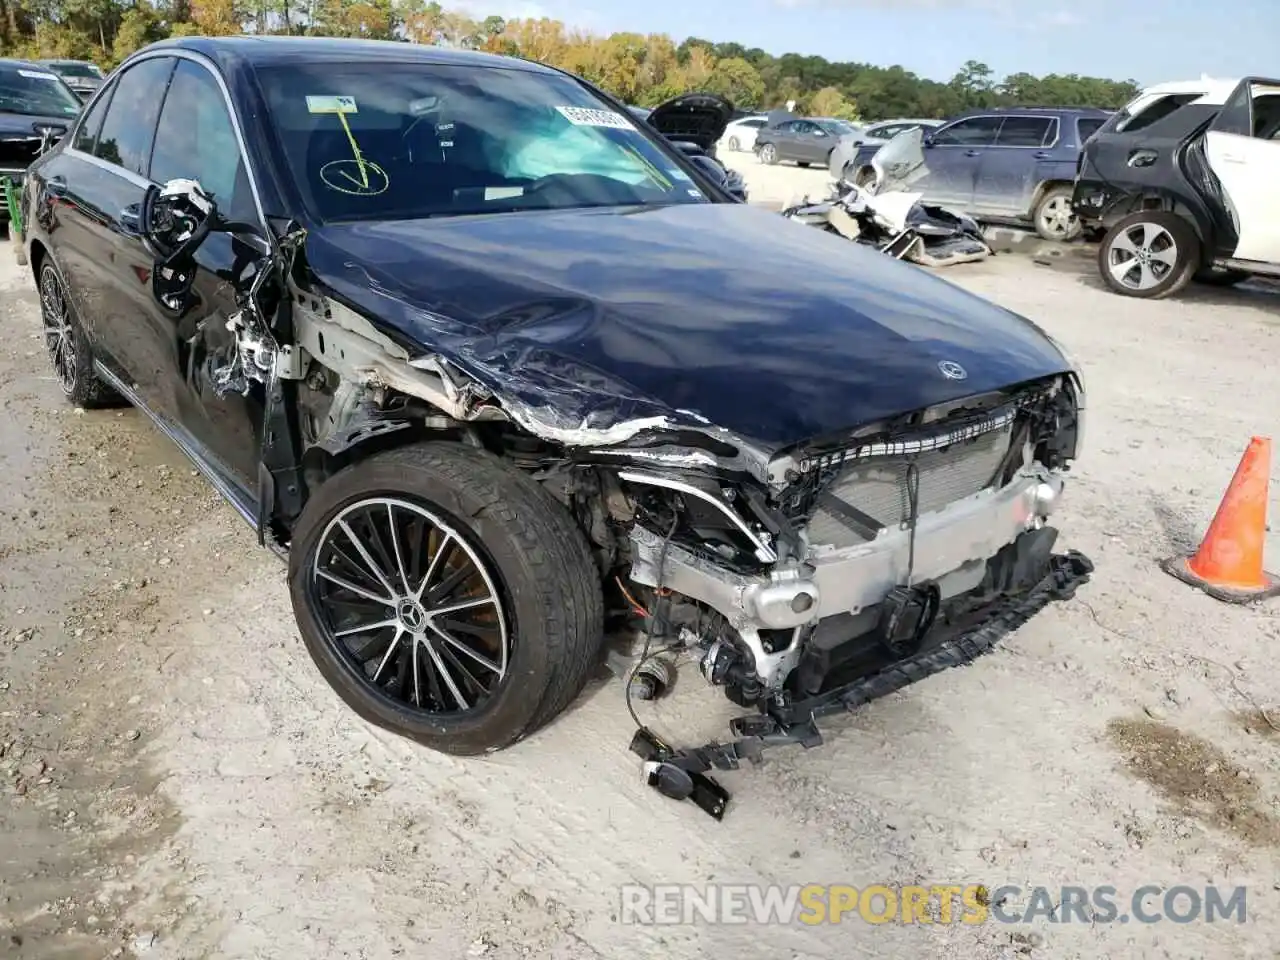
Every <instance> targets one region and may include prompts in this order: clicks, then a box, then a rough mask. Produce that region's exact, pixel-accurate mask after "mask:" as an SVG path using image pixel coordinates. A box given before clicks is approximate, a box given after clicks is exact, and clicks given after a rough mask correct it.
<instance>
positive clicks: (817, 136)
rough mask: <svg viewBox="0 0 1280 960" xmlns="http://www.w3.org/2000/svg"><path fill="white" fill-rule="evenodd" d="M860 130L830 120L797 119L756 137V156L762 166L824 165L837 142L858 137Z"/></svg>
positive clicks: (784, 122)
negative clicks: (780, 163)
mask: <svg viewBox="0 0 1280 960" xmlns="http://www.w3.org/2000/svg"><path fill="white" fill-rule="evenodd" d="M860 132H861V128H860V127H859V126H858V125H857V124H854V123H849V122H848V121H847V120H835V119H832V118H830V117H797V118H795V119H792V120H784V121H783V122H781V123H777V124H774V125H772V126H768V127H765V128H763V129H762V130H761V131H760V132H759V133H758V134H756V146H755V150H756V156H758V157H759V158H760V162H761V163H777V162H778V161H779V160H792V161H794V162H796V163H798V164H799V165H800V166H802V167H807V166H809V164H811V163H821V164H825V163H826V162H827V157H829V156H830V155H831V151H832V149H833V148H834V147H835V145H836V142H837V141H838V140H840V139H841V138H843V137H850V136H857V135H858V134H859V133H860Z"/></svg>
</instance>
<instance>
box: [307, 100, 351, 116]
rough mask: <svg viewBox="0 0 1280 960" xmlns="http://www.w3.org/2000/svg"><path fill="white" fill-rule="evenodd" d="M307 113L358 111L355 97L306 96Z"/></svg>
mask: <svg viewBox="0 0 1280 960" xmlns="http://www.w3.org/2000/svg"><path fill="white" fill-rule="evenodd" d="M307 112H308V113H358V112H359V111H358V110H356V98H355V97H307Z"/></svg>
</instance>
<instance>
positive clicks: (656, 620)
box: [624, 505, 680, 736]
mask: <svg viewBox="0 0 1280 960" xmlns="http://www.w3.org/2000/svg"><path fill="white" fill-rule="evenodd" d="M679 524H680V508H679V506H678V505H677V506H675V507H674V508H673V516H672V518H671V527H670V529H669V530H667V535H666V537H665V538H664V539H663V541H662V549H660V550H659V551H658V572H657V576H656V577H655V578H654V579H655V581H656V582H657V586H655V587H654V588H653V592H654V596H655V599H654V603H653V611H652V613H650V614H649V616H648V619H647V620H646V621H645V630H644V647H643V649H641V651H640V659H639V661H637V663H636V665H635V666H634V667H633V668H632V669H631V671H630V673H628V674H627V682H626V691H625V694H624V696H625V698H626V703H627V712H628V713H629V714H631V719H632V720H633V721H634V722H635V725H636V727H637V728H639V729H640V730H641V731H643V732H645V733H647V734H649V735H650V736H654V733H653V731H652V730H650V729H649V728H648V727H647V726H646V725H645V724H644V723H642V722H641V721H640V717H639V716H638V715H637V714H636V709H635V707H634V706H633V705H632V703H631V678H632V677H634V676H635V675H636V672H637V671H638V670H639V669H640V668H641V667H642V666H644V665H645V664H646V663H648V662H649V661H650V660H652V659H653V658H654V657H656V656H659V655H660V654H663V653H667V652H669V651H671V650H674V649H676V648H677V647H679V646H680V645H679V644H678V643H672V644H669V645H667V646H665V647H662V648H661V649H658V650H652V651H651V649H650V648H651V644H652V643H653V637H654V633H655V631H656V630H658V629H663V630H665V629H666V623H667V614H668V612H669V611H670V608H671V599H670V598H671V591H669V590H667V589H666V587H665V585H664V583H663V580H664V578H665V576H666V572H667V550H668V548H669V547H670V545H671V538H672V537H674V536H675V535H676V527H677V526H679ZM624 593H625V590H624ZM633 602H634V601H633ZM636 606H639V604H636Z"/></svg>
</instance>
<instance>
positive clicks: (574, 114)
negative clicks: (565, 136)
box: [556, 107, 636, 130]
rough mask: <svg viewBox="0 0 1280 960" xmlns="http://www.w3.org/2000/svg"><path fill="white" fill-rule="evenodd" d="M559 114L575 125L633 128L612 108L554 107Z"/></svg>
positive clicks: (620, 128) (618, 128) (633, 126)
mask: <svg viewBox="0 0 1280 960" xmlns="http://www.w3.org/2000/svg"><path fill="white" fill-rule="evenodd" d="M556 109H557V110H559V111H560V115H561V116H563V117H564V118H565V119H566V120H568V121H569V122H570V123H572V124H573V125H574V126H577V127H612V128H613V129H614V130H634V129H635V128H636V127H635V124H633V123H632V122H631V121H630V120H628V119H627V118H626V117H624V116H623V115H622V114H620V113H614V112H613V111H612V110H596V109H594V108H592V107H556Z"/></svg>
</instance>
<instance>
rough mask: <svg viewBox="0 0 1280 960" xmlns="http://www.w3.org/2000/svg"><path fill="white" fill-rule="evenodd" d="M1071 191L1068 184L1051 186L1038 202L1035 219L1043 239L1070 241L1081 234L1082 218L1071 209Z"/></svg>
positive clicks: (1038, 231)
mask: <svg viewBox="0 0 1280 960" xmlns="http://www.w3.org/2000/svg"><path fill="white" fill-rule="evenodd" d="M1071 193H1072V188H1071V187H1068V186H1059V187H1050V188H1049V189H1048V190H1046V191H1045V192H1044V195H1043V196H1042V197H1041V198H1040V202H1039V203H1037V204H1036V209H1035V212H1034V214H1033V219H1034V221H1035V227H1036V233H1038V234H1039V235H1040V238H1041V239H1042V240H1060V241H1063V242H1068V241H1071V240H1074V239H1076V237H1078V236H1080V233H1081V226H1080V218H1079V217H1077V216H1076V214H1075V211H1074V210H1072V209H1071Z"/></svg>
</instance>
